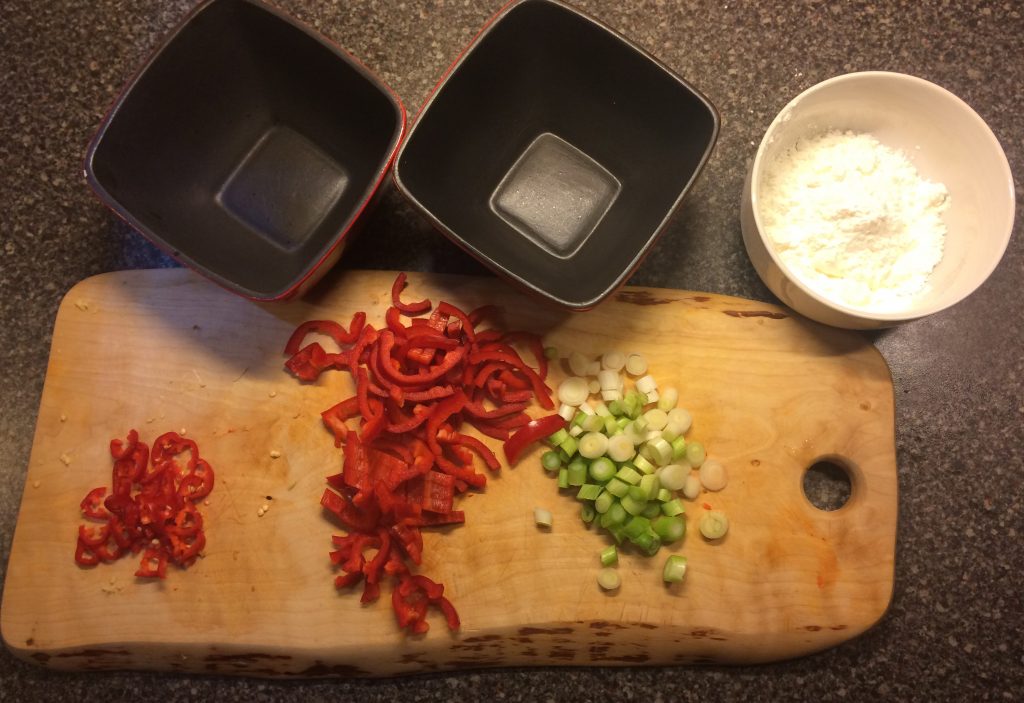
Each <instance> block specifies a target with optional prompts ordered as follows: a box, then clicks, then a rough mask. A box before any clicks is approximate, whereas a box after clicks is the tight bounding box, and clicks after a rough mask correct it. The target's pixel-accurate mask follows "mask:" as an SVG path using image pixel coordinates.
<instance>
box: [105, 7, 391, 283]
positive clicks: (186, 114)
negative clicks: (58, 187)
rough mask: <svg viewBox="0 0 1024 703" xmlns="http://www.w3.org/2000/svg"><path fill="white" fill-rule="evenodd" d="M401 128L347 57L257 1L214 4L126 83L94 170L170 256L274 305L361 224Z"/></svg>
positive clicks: (117, 203)
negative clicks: (359, 217) (356, 223)
mask: <svg viewBox="0 0 1024 703" xmlns="http://www.w3.org/2000/svg"><path fill="white" fill-rule="evenodd" d="M403 127H404V125H403V113H402V108H401V106H400V104H398V102H397V100H396V99H395V98H394V97H393V96H392V95H391V94H390V93H388V92H387V90H385V89H384V88H383V87H382V86H381V85H380V84H379V83H377V82H376V81H375V80H374V79H373V78H372V76H371V75H370V74H369V73H368V72H367V71H366V70H365V69H363V68H362V67H361V66H359V65H358V64H356V63H355V62H354V61H352V60H351V59H350V58H349V57H348V56H347V55H346V54H344V53H343V52H342V51H340V50H338V49H336V48H335V47H333V46H331V45H329V44H327V43H325V42H324V41H322V40H320V39H319V38H318V37H316V36H315V35H313V34H311V33H310V32H308V31H306V30H305V29H303V28H301V27H300V26H299V25H297V24H294V23H293V22H292V21H291V20H289V19H288V18H287V17H285V16H284V15H282V14H280V13H278V12H277V11H275V10H272V9H270V8H268V7H267V6H265V5H262V4H260V3H258V2H251V1H249V0H213V2H210V3H208V4H206V5H204V6H202V7H201V8H200V9H198V10H197V11H196V12H195V13H194V14H193V15H192V16H191V17H190V18H189V19H188V20H187V21H186V22H185V23H184V24H183V25H182V26H181V27H180V28H179V29H178V30H177V32H176V33H175V34H174V35H173V36H172V37H171V38H170V39H169V40H168V42H167V43H166V44H165V45H164V46H163V48H162V49H160V50H159V51H158V52H157V53H156V54H155V55H154V57H153V58H152V59H151V60H150V62H149V64H148V65H147V66H146V67H145V68H144V69H143V70H142V71H141V72H140V73H139V75H138V76H137V77H136V78H135V79H134V81H133V82H132V83H131V84H130V85H129V86H128V88H126V90H125V92H124V93H123V94H122V96H121V98H120V99H119V101H118V103H116V104H115V106H114V108H113V109H112V110H111V112H110V114H109V115H108V116H107V119H106V120H105V122H104V123H103V125H102V126H101V127H100V130H99V132H98V133H97V135H96V137H95V138H94V140H93V143H92V144H91V145H90V149H89V153H88V155H87V158H86V170H87V173H88V176H89V179H90V181H91V183H92V185H93V187H94V188H95V189H96V191H97V193H98V194H99V195H100V197H101V198H102V199H103V200H104V201H105V202H106V203H107V204H108V205H109V206H110V207H111V208H113V209H114V210H115V211H116V212H117V213H118V214H119V215H121V216H122V217H123V218H124V219H125V220H126V221H128V222H129V224H131V225H132V226H134V227H136V228H137V229H139V230H140V231H141V232H143V233H144V234H145V235H146V236H148V237H149V238H151V239H152V240H153V241H155V242H156V243H157V244H159V245H160V246H162V247H163V248H165V249H167V250H168V251H170V252H171V253H172V254H174V256H176V257H177V258H179V259H180V260H182V261H183V262H185V263H187V264H189V265H191V266H194V267H195V268H197V269H198V270H200V271H202V272H203V273H206V274H207V275H209V276H210V277H211V278H213V279H214V280H216V281H218V282H219V283H221V284H222V285H225V286H227V287H228V288H231V289H233V290H235V291H236V292H239V293H241V294H243V295H246V296H249V297H252V298H257V299H273V298H277V297H281V296H282V295H285V294H286V293H287V292H288V291H289V290H290V289H291V288H293V287H294V286H295V285H296V284H297V283H298V282H299V281H301V280H303V279H304V278H305V277H306V276H307V275H308V274H309V273H310V272H311V271H312V270H313V269H314V268H316V266H317V264H318V263H319V262H320V261H321V260H322V259H323V258H324V257H325V256H326V255H327V254H328V253H329V252H330V250H331V249H332V248H333V247H334V246H335V244H336V243H337V241H338V239H339V237H340V236H341V235H342V234H343V233H344V232H345V231H346V230H347V229H348V227H349V226H350V225H351V224H352V222H353V221H354V219H355V218H356V216H357V215H358V213H359V212H360V211H361V210H362V208H363V207H364V206H365V204H366V202H367V200H368V199H369V198H370V196H372V194H373V192H374V190H375V189H376V186H377V184H378V183H379V181H380V179H381V177H382V175H383V171H384V170H385V169H386V168H387V166H388V164H389V162H390V158H391V156H392V154H393V153H394V151H395V148H396V147H397V145H398V140H399V139H400V137H401V132H402V129H403Z"/></svg>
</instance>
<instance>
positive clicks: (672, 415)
mask: <svg viewBox="0 0 1024 703" xmlns="http://www.w3.org/2000/svg"><path fill="white" fill-rule="evenodd" d="M668 421H669V422H672V423H675V425H676V426H677V427H678V429H679V434H686V433H687V432H689V431H690V425H692V424H693V417H692V416H691V415H690V413H689V412H687V411H686V410H683V409H682V408H672V409H671V410H669V411H668Z"/></svg>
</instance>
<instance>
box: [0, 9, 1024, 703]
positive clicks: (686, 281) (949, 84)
mask: <svg viewBox="0 0 1024 703" xmlns="http://www.w3.org/2000/svg"><path fill="white" fill-rule="evenodd" d="M190 6H191V3H190V2H189V1H188V0H109V2H98V3H92V2H75V1H73V0H49V1H47V2H36V1H33V0H11V1H10V2H7V3H5V5H4V9H3V10H2V12H0V71H2V73H0V75H2V82H0V86H2V89H0V93H2V96H3V98H2V99H0V164H2V169H0V174H2V175H0V203H2V211H0V212H2V214H0V315H2V320H3V323H2V326H0V328H2V330H3V331H2V344H0V355H2V358H3V362H2V364H0V384H2V385H0V398H2V399H3V409H2V410H0V441H2V443H3V446H4V450H5V451H4V459H3V461H2V463H0V577H2V576H3V575H4V573H5V570H6V564H7V557H8V555H9V552H10V545H11V539H12V536H13V532H14V525H15V519H16V516H17V511H18V505H19V501H20V499H21V493H22V490H23V488H24V482H25V471H26V466H27V463H28V456H29V449H30V446H31V441H32V434H33V428H34V422H35V414H36V411H37V408H38V404H39V397H40V392H41V389H42V384H43V378H44V374H45V370H46V359H47V354H48V350H49V342H50V332H51V328H52V325H53V321H54V315H55V312H56V309H57V305H58V303H59V301H60V299H61V297H62V295H63V294H64V293H65V292H66V291H67V290H68V289H69V288H70V287H71V286H72V285H74V284H75V283H76V282H78V281H80V280H81V279H83V278H86V277H88V276H91V275H93V274H97V273H100V272H104V271H110V270H116V269H126V268H144V267H154V266H169V265H173V263H172V262H170V261H169V260H167V259H166V258H165V257H163V256H162V255H161V254H160V253H158V252H157V251H156V250H155V249H154V248H153V247H152V246H150V245H149V244H148V243H147V242H146V241H145V240H144V239H142V238H141V237H140V236H138V235H137V234H136V233H134V232H133V231H132V230H130V229H129V228H127V227H125V226H123V225H121V224H120V223H118V222H116V221H115V219H114V217H113V216H112V215H111V214H110V213H109V212H108V211H107V210H105V209H104V208H103V207H102V206H101V205H100V204H99V203H98V202H97V201H96V200H95V199H94V198H93V197H92V196H91V195H90V192H89V190H88V188H87V186H86V184H85V182H84V180H83V178H82V174H81V164H82V156H83V153H84V149H85V146H86V143H87V141H88V139H89V137H90V136H91V134H92V132H93V131H94V129H95V128H96V126H97V125H98V123H99V121H100V120H101V118H102V116H103V114H104V113H105V111H106V109H107V107H108V106H109V104H110V103H111V102H112V100H113V98H114V96H115V94H116V93H117V91H118V90H119V88H120V86H121V85H122V84H123V82H124V81H125V80H126V79H127V78H128V77H129V75H130V74H131V73H132V71H133V70H134V69H135V68H136V66H137V65H138V64H139V63H140V62H141V61H142V60H143V59H144V58H145V57H146V56H147V54H148V52H149V51H150V50H151V49H152V48H153V47H154V46H155V45H156V43H157V42H158V41H159V39H160V38H161V36H163V35H164V34H165V33H166V32H167V31H168V30H169V29H170V28H171V27H173V26H174V25H175V24H176V23H177V21H178V20H179V19H180V18H181V17H183V16H184V14H185V13H186V12H187V10H188V9H189V7H190ZM280 6H281V7H283V8H284V9H285V10H287V11H288V12H291V13H293V14H294V15H296V16H298V17H299V18H301V19H303V20H305V21H307V22H309V23H310V24H312V25H314V26H315V27H317V28H318V29H319V30H320V31H322V32H323V33H324V34H326V35H328V36H329V37H331V38H332V39H334V40H335V41H336V42H338V43H339V44H341V45H342V46H344V47H346V48H348V49H349V50H350V51H351V52H352V53H354V54H355V55H356V56H358V57H360V58H361V59H362V60H363V61H364V62H365V63H366V64H367V65H368V66H369V67H370V68H371V69H373V70H374V71H376V72H377V73H379V75H380V76H381V77H382V78H383V79H384V80H385V81H386V82H388V83H389V84H390V85H391V86H392V87H393V88H394V89H395V90H396V91H397V93H398V94H399V95H400V96H401V98H402V100H403V101H404V102H405V104H406V107H407V108H408V110H409V112H410V114H415V112H416V110H417V109H418V108H419V106H420V105H421V104H422V102H423V100H424V99H425V97H426V95H427V94H428V92H429V91H430V89H431V88H432V86H433V85H434V83H435V82H436V81H437V79H438V78H439V77H440V76H441V74H442V73H443V71H444V70H445V68H446V67H447V66H448V65H449V63H450V62H451V61H452V60H453V59H454V58H455V56H456V55H457V54H458V53H459V51H460V50H461V49H462V48H463V47H464V46H465V45H466V44H467V43H468V42H469V41H470V40H471V39H472V37H473V36H474V34H475V33H476V32H477V31H478V30H479V29H480V27H481V26H482V25H483V23H484V22H485V21H486V20H487V18H488V17H489V16H490V15H491V14H493V13H494V12H495V11H496V10H497V9H498V7H499V2H493V3H492V2H470V1H469V0H460V1H457V2H456V1H453V0H430V1H420V0H406V1H405V2H385V1H384V0H376V1H372V0H351V1H349V2H339V1H338V0H282V2H281V3H280ZM579 6H580V7H582V8H583V9H585V10H586V11H588V12H590V13H591V14H593V15H595V16H597V17H598V18H600V19H602V20H603V21H605V22H606V23H607V24H609V25H610V26H611V27H613V28H615V29H616V30H618V31H620V32H622V33H624V34H625V35H626V36H628V37H630V38H631V39H633V40H634V41H636V42H637V43H639V44H640V45H641V46H643V47H644V48H646V49H647V50H649V51H650V52H652V53H653V54H655V55H656V56H658V57H659V58H660V59H661V60H663V61H664V62H665V63H666V64H668V65H669V66H670V67H671V68H673V69H675V70H676V71H678V72H679V73H680V74H681V75H683V76H685V77H686V78H687V79H689V80H690V81H692V82H693V83H694V84H695V85H697V86H698V87H700V88H701V89H702V90H703V91H704V92H705V93H706V94H707V96H708V97H709V98H710V99H711V100H712V101H713V102H714V103H715V104H716V106H717V107H718V109H719V110H720V112H721V115H722V131H721V137H720V140H719V143H718V147H717V149H716V151H715V153H714V156H713V157H712V159H711V161H710V163H709V164H708V167H707V169H706V171H705V172H704V174H703V176H702V177H701V179H700V181H699V183H698V185H697V186H696V188H695V189H694V190H693V192H692V196H691V197H690V199H689V200H688V202H687V203H686V205H685V207H684V209H683V211H682V212H681V214H680V216H678V217H677V218H676V219H675V220H674V221H673V223H672V224H671V226H670V227H669V229H668V231H667V232H666V233H665V235H664V236H663V237H662V239H661V240H660V241H659V243H658V244H657V246H656V247H655V249H654V251H653V253H652V254H651V255H650V256H649V257H648V259H647V260H646V262H645V263H644V264H643V266H641V267H640V269H639V270H638V271H637V272H636V274H635V275H634V276H633V278H632V283H635V284H640V285H653V286H666V287H677V288H687V289H692V290H706V291H714V292H719V293H725V294H732V295H739V296H744V297H748V298H755V299H760V300H773V298H772V296H771V294H770V293H769V292H768V290H767V289H766V288H765V287H764V286H763V285H762V284H761V282H760V280H759V279H758V277H757V275H756V273H755V272H754V270H753V268H752V267H751V265H750V263H749V260H748V258H747V256H746V253H745V252H744V249H743V244H742V241H741V237H740V228H739V214H738V203H739V200H740V193H741V188H742V181H743V177H744V173H745V169H746V165H747V163H748V161H749V160H750V159H751V158H752V157H753V154H754V152H755V149H756V145H757V143H758V141H759V140H760V137H761V135H762V134H763V131H764V129H765V128H766V127H767V125H768V123H769V122H770V121H771V119H772V118H773V117H774V115H775V114H776V113H777V112H778V111H779V109H781V108H782V106H783V105H784V104H785V103H786V102H787V101H788V100H789V99H791V98H792V97H794V96H795V95H796V94H797V93H798V92H800V91H801V90H803V89H804V88H807V87H809V86H811V85H813V84H814V83H816V82H818V81H820V80H823V79H825V78H828V77H831V76H834V75H837V74H840V73H844V72H848V71H856V70H865V69H884V70H895V71H902V72H906V73H911V74H915V75H918V76H921V77H924V78H927V79H929V80H932V81H934V82H936V83H938V84H940V85H942V86H944V87H946V88H948V89H950V90H951V91H953V92H954V93H956V94H957V95H959V96H961V97H962V98H963V99H965V100H966V101H967V102H969V103H970V104H971V105H972V106H973V107H974V108H975V109H976V110H977V111H978V112H979V113H980V114H981V115H982V117H984V118H985V119H986V120H987V121H988V123H989V125H990V126H991V128H992V129H993V131H994V132H995V134H996V135H997V137H998V138H999V140H1000V141H1001V143H1002V145H1003V148H1004V149H1005V151H1006V153H1007V156H1008V158H1009V160H1010V164H1011V168H1012V169H1013V171H1014V173H1015V174H1017V176H1018V178H1017V180H1016V182H1015V189H1016V196H1017V202H1018V206H1019V204H1020V202H1021V195H1022V189H1021V185H1020V183H1021V181H1020V174H1022V173H1024V127H1022V122H1021V115H1024V90H1021V85H1024V60H1022V59H1021V50H1022V48H1024V43H1022V42H1024V40H1022V37H1024V18H1022V13H1024V6H1021V5H1020V4H1019V3H1017V2H1013V1H1005V0H1000V1H998V2H982V1H971V0H959V1H956V2H949V1H948V0H920V1H919V2H918V1H915V2H823V1H819V0H804V1H803V2H789V1H786V2H782V1H779V2H769V1H767V0H766V1H765V2H731V1H727V0H719V1H717V2H683V1H672V0H637V1H635V2H619V1H618V0H581V2H580V3H579ZM955 137H956V135H950V138H955ZM1019 222H1020V218H1019V217H1018V223H1017V227H1016V230H1015V234H1014V238H1013V239H1012V240H1011V242H1010V246H1009V250H1008V251H1007V253H1006V256H1005V258H1004V259H1003V262H1002V264H1001V265H1000V266H999V268H998V269H997V270H996V271H995V273H994V274H993V275H992V277H991V278H990V280H989V281H988V282H987V283H986V284H985V285H984V286H983V287H982V288H981V289H980V290H979V291H978V292H977V293H975V295H973V296H972V297H971V298H969V299H968V300H967V301H965V302H963V303H961V304H960V305H958V306H956V307H954V308H953V309H951V310H949V311H947V312H944V313H942V314H939V315H936V316H934V317H932V318H929V319H926V320H923V321H919V322H916V323H913V324H910V325H907V326H904V327H901V328H899V329H896V330H892V331H887V332H882V333H877V334H874V335H872V340H873V341H874V342H875V344H877V346H878V347H879V349H880V350H881V351H882V353H883V354H884V355H885V358H886V359H887V361H888V362H889V365H890V367H891V369H892V373H893V378H894V381H895V386H896V393H897V440H898V459H899V484H900V522H899V532H898V542H897V565H896V585H895V592H894V594H893V598H892V605H891V607H890V610H889V612H888V614H887V615H886V617H885V618H884V619H883V620H882V621H881V622H880V623H879V624H878V625H877V626H876V627H875V628H873V629H872V630H870V631H869V632H867V633H866V634H864V635H863V636H861V637H860V638H858V639H856V640H855V641H852V642H849V643H847V644H844V645H842V646H839V647H837V648H835V649H832V650H830V651H826V652H823V653H821V654H818V655H814V656H810V657H806V658H803V659H800V660H796V661H790V662H784V663H779V664H775V665H766V666H758V667H750V668H686V669H682V668H677V669H652V668H639V669H630V668H618V669H616V668H594V669H577V668H573V669H565V668H546V669H544V668H539V669H527V670H504V671H484V672H465V673H454V674H451V675H429V676H420V677H414V678H410V679H401V680H382V681H327V682H323V681H321V682H309V683H277V682H274V681H260V680H246V679H228V678H185V677H170V676H162V675H152V674H138V673H90V674H59V673H52V672H49V671H47V670H44V669H42V668H38V667H36V666H33V665H30V664H27V663H24V662H21V661H19V660H16V659H14V658H13V657H12V656H11V655H10V654H8V653H7V652H6V651H4V652H3V653H2V654H0V699H2V700H54V701H79V700H85V699H89V700H97V701H98V700H121V699H128V698H131V699H133V700H146V699H154V695H155V689H156V688H158V689H159V691H160V694H159V697H160V699H161V700H166V701H179V700H206V699H213V698H214V697H216V698H217V699H219V700H222V701H232V700H245V701H247V702H248V703H252V702H253V701H263V700H274V701H308V700H320V699H327V698H331V699H358V700H366V701H376V700H381V701H383V700H409V701H411V700H425V699H459V700H480V699H491V700H502V699H506V700H518V699H529V700H542V701H543V700H554V699H572V700H647V701H670V700H679V699H688V698H691V697H692V698H699V699H703V700H716V699H723V700H741V699H751V700H767V701H779V700H803V699H806V700H818V701H835V700H863V699H867V698H872V699H880V700H922V701H924V700H978V701H982V700H1022V699H1024V673H1022V672H1024V645H1022V635H1024V608H1022V595H1021V591H1020V581H1021V572H1022V570H1024V540H1022V535H1021V532H1022V529H1024V522H1022V515H1024V511H1022V505H1021V502H1022V500H1024V498H1022V496H1024V442H1022V440H1021V436H1022V427H1024V360H1022V359H1024V355H1022V353H1021V344H1022V341H1024V315H1022V314H1021V307H1020V289H1021V285H1022V274H1024V238H1022V236H1021V234H1022V233H1021V231H1020V229H1021V228H1020V224H1019ZM341 265H342V266H343V267H352V268H381V269H385V268H387V269H408V270H424V271H426V270H433V271H444V272H464V273H477V274H482V275H488V274H487V273H486V271H485V270H484V269H483V268H482V267H480V266H479V265H478V264H477V263H475V262H474V261H473V260H472V259H470V258H469V257H468V256H466V255H465V254H463V253H461V252H460V251H459V250H458V249H456V248H455V247H454V246H453V245H451V244H449V243H448V242H447V241H446V240H445V239H444V238H442V237H441V236H440V235H439V234H437V233H435V232H434V231H433V230H432V229H431V228H430V227H429V226H428V224H427V222H426V220H425V219H424V218H422V217H421V216H419V215H418V214H417V213H416V212H414V211H413V210H412V208H411V207H409V206H408V205H406V204H404V203H403V202H402V201H401V199H400V198H399V197H398V196H397V195H396V194H395V193H393V192H392V193H391V194H389V195H388V197H387V198H386V199H385V200H384V202H383V204H382V207H381V208H380V209H379V210H377V212H376V213H375V214H374V215H373V217H372V219H371V221H370V223H369V226H368V228H367V230H366V231H365V232H364V233H363V234H362V236H361V238H360V239H359V240H358V242H357V243H356V244H355V245H354V246H353V247H352V248H351V250H350V251H349V252H348V253H347V255H346V257H345V258H344V259H343V263H342V264H341ZM751 607H755V608H756V607H757V604H756V603H752V604H751Z"/></svg>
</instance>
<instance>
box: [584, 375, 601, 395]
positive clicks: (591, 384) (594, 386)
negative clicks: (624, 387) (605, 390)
mask: <svg viewBox="0 0 1024 703" xmlns="http://www.w3.org/2000/svg"><path fill="white" fill-rule="evenodd" d="M587 390H588V391H590V394H591V395H594V394H595V393H600V392H601V384H600V383H598V382H597V379H596V378H592V379H590V380H589V381H587Z"/></svg>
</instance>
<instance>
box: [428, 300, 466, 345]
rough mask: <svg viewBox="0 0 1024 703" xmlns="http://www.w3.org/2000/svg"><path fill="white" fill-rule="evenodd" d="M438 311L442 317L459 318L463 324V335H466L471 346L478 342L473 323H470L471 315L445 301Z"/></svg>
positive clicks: (439, 304)
mask: <svg viewBox="0 0 1024 703" xmlns="http://www.w3.org/2000/svg"><path fill="white" fill-rule="evenodd" d="M437 310H438V312H440V313H441V314H442V315H448V316H449V317H454V318H457V319H458V321H459V322H460V323H461V324H462V333H463V334H464V335H466V339H468V340H469V342H470V344H472V343H473V342H475V341H476V332H475V331H474V329H473V323H472V322H471V321H470V319H469V315H467V314H466V313H464V312H462V311H461V310H459V309H458V308H457V307H455V306H454V305H451V304H449V303H446V302H445V301H443V300H442V301H441V302H440V303H438V304H437Z"/></svg>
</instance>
